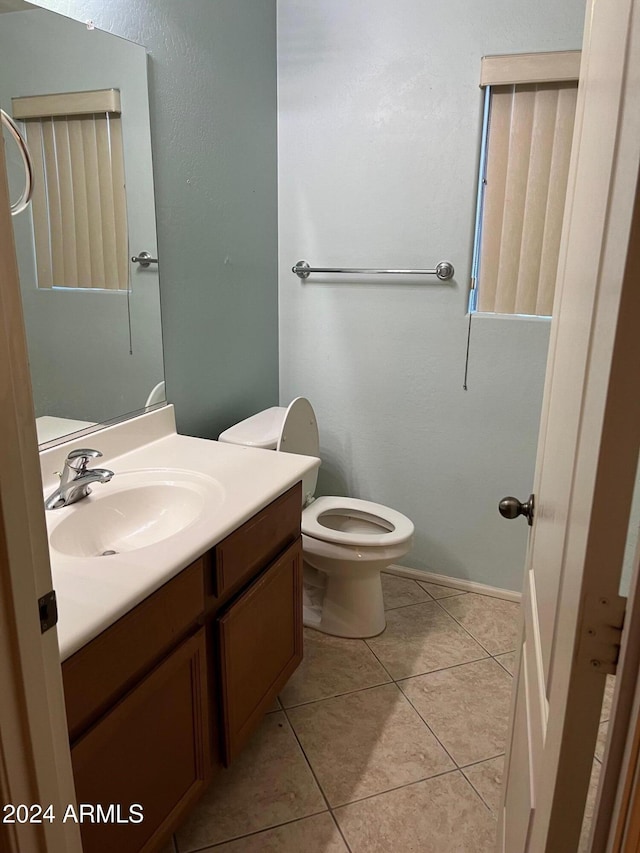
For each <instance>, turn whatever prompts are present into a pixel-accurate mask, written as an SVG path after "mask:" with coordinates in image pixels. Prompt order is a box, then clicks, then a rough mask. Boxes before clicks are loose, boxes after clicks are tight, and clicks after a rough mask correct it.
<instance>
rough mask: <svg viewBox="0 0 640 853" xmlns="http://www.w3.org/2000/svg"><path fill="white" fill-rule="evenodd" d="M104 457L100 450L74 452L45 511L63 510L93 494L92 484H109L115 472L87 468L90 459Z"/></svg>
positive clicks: (45, 503)
mask: <svg viewBox="0 0 640 853" xmlns="http://www.w3.org/2000/svg"><path fill="white" fill-rule="evenodd" d="M99 456H102V453H100V451H99V450H90V449H86V448H85V449H79V450H72V451H71V453H70V454H69V455H68V456H67V458H66V461H65V463H64V470H63V471H62V474H61V475H60V485H59V486H58V488H57V489H56V490H55V492H53V494H51V495H49V497H48V498H47V499H46V501H45V502H44V508H45V509H61V508H62V507H65V506H69V504H73V503H75V502H76V501H79V500H82V498H86V497H87V495H90V494H91V489H90V488H89V486H90V485H91V483H108V482H109V480H110V479H111V478H112V477H113V471H109V470H108V469H107V468H87V465H88V464H89V460H90V459H96V458H97V457H99Z"/></svg>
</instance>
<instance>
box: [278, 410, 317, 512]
mask: <svg viewBox="0 0 640 853" xmlns="http://www.w3.org/2000/svg"><path fill="white" fill-rule="evenodd" d="M276 449H277V450H282V451H283V452H284V453H299V454H300V455H302V456H315V457H319V456H320V439H319V437H318V424H317V423H316V414H315V412H314V411H313V407H312V406H311V403H310V402H309V401H308V400H307V398H306V397H296V398H295V400H292V401H291V402H290V403H289V408H288V409H287V411H286V414H285V416H284V420H283V422H282V429H281V430H280V437H279V438H278V445H277V448H276ZM317 482H318V469H317V468H314V469H313V471H309V473H308V474H305V475H304V477H303V479H302V491H303V500H304V503H307V501H308V499H309V498H312V497H313V495H314V493H315V490H316V485H317Z"/></svg>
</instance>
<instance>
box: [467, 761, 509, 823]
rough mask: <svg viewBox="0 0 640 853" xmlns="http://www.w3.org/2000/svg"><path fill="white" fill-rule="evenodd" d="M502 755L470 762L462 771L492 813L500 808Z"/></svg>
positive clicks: (495, 812)
mask: <svg viewBox="0 0 640 853" xmlns="http://www.w3.org/2000/svg"><path fill="white" fill-rule="evenodd" d="M503 769H504V756H503V755H501V756H500V757H499V758H490V759H489V761H482V762H480V764H472V765H471V767H465V768H464V770H463V771H462V772H463V773H464V775H465V776H466V777H467V779H468V780H469V782H471V784H472V785H473V787H474V788H475V789H476V791H477V792H478V793H479V794H480V796H481V797H482V799H483V800H484V801H485V803H486V804H487V805H488V806H489V808H490V809H491V811H492V812H493V813H494V814H497V812H498V809H499V808H500V797H501V795H502V772H503Z"/></svg>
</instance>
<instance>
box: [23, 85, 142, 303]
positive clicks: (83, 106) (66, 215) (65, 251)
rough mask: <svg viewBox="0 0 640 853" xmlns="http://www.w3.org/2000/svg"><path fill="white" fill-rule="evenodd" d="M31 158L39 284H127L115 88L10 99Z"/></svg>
mask: <svg viewBox="0 0 640 853" xmlns="http://www.w3.org/2000/svg"><path fill="white" fill-rule="evenodd" d="M13 111H14V116H18V117H20V118H22V120H23V121H24V122H25V127H26V133H27V141H28V144H29V147H30V149H31V152H32V155H33V159H34V170H35V188H34V197H33V228H34V243H35V256H36V269H37V276H38V287H44V288H50V287H70V288H100V289H106V290H124V291H126V290H127V289H128V286H129V282H128V276H129V264H128V254H129V252H128V237H127V215H126V200H125V179H124V159H123V151H122V124H121V118H120V114H119V113H120V98H119V92H117V91H116V90H104V91H101V92H79V93H70V94H66V93H65V94H59V95H43V96H35V97H30V98H16V99H14V100H13Z"/></svg>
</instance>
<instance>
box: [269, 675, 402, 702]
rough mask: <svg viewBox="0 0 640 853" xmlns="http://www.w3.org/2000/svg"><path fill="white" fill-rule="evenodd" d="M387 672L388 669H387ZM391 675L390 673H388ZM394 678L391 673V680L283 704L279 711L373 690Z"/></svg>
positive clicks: (391, 680) (392, 681) (391, 681)
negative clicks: (292, 703) (285, 705)
mask: <svg viewBox="0 0 640 853" xmlns="http://www.w3.org/2000/svg"><path fill="white" fill-rule="evenodd" d="M385 672H386V670H385ZM387 675H389V673H387ZM393 683H394V680H393V678H392V676H391V675H389V681H380V682H379V683H378V684H367V685H366V686H365V687H356V688H355V689H354V690H344V691H343V692H342V693H332V694H331V695H330V696H318V697H317V698H316V699H307V700H305V701H304V702H298V703H297V704H295V705H288V706H287V707H286V708H285V707H284V706H283V707H282V708H279V709H278V710H279V711H295V710H296V708H305V707H306V706H307V705H313V704H315V703H316V702H326V701H327V700H329V699H339V698H340V697H341V696H350V695H351V694H352V693H362V692H363V691H365V690H373V689H374V688H376V687H385V686H386V685H387V684H393Z"/></svg>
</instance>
